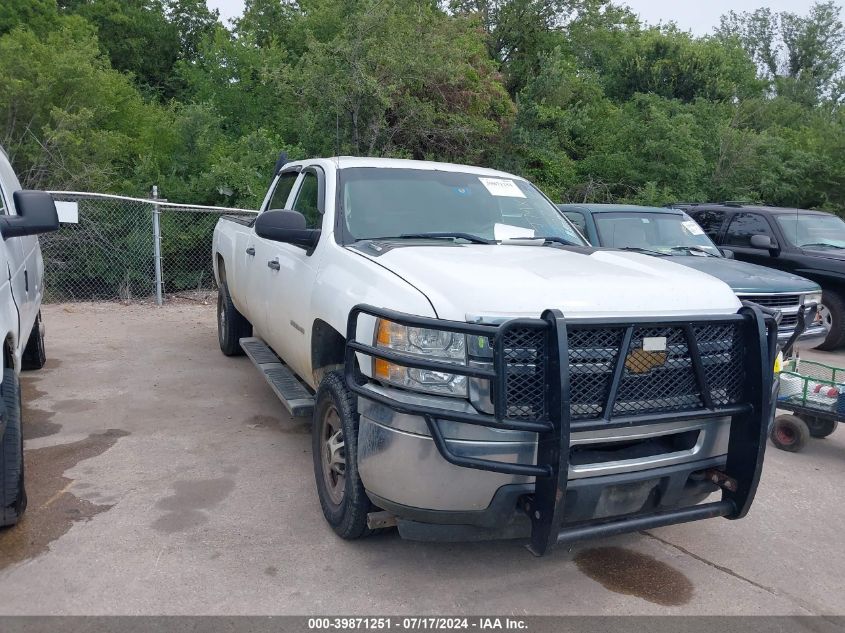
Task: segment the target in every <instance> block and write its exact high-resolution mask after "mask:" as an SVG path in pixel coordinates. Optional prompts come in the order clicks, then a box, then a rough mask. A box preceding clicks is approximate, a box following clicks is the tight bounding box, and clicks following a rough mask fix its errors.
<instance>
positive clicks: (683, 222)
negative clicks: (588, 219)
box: [593, 212, 721, 257]
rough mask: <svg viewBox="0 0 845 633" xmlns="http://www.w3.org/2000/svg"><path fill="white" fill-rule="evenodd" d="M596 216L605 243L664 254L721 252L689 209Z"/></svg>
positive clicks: (695, 254) (703, 254)
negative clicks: (688, 211) (689, 212)
mask: <svg viewBox="0 0 845 633" xmlns="http://www.w3.org/2000/svg"><path fill="white" fill-rule="evenodd" d="M593 217H594V218H595V221H596V229H597V230H598V233H599V241H600V242H601V246H607V247H610V248H626V249H646V250H649V251H656V252H657V253H660V254H663V255H693V256H699V257H700V256H705V257H706V256H707V255H712V256H716V257H720V256H721V255H720V253H719V249H718V248H716V246H715V245H714V244H713V242H711V241H710V238H709V237H707V236H706V235H705V234H704V231H703V230H702V229H701V227H700V226H698V224H696V223H695V220H693V219H692V218H691V217H689V216H688V215H687V214H685V213H642V212H614V213H596V214H595V215H594V216H593Z"/></svg>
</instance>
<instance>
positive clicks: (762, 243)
mask: <svg viewBox="0 0 845 633" xmlns="http://www.w3.org/2000/svg"><path fill="white" fill-rule="evenodd" d="M750 244H751V248H760V249H765V250H768V251H771V250H775V249H777V244H775V243H774V242H772V238H771V237H769V236H768V235H752V236H751V240H750Z"/></svg>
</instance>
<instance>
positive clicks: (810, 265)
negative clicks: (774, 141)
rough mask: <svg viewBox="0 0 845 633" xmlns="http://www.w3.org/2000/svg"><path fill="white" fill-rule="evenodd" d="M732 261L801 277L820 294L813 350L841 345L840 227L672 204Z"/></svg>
mask: <svg viewBox="0 0 845 633" xmlns="http://www.w3.org/2000/svg"><path fill="white" fill-rule="evenodd" d="M671 206H672V207H674V208H677V209H683V210H684V211H686V212H687V213H688V214H689V215H691V216H692V218H693V219H694V220H695V221H696V222H698V224H699V225H700V226H701V228H702V229H704V232H705V233H707V235H708V236H709V237H710V239H712V240H713V241H714V242H715V243H716V244H718V245H719V246H724V247H726V248H729V249H730V250H732V251H733V252H734V254H735V256H736V258H737V259H740V260H743V261H747V262H752V263H754V264H760V265H761V266H768V267H770V268H778V269H780V270H784V271H787V272H791V273H795V274H796V275H800V276H802V277H807V278H808V279H812V280H813V281H815V282H816V283H818V284H819V285H820V286H821V287H822V290H823V297H822V305H821V306H820V308H819V314H820V315H821V318H823V319H824V320H825V321H826V323H827V325H828V327H829V333H828V335H827V338H826V339H825V341H824V342H823V343H822V344H821V345H819V346H818V348H817V349H824V350H832V349H836V348H839V347H842V346H843V345H845V222H843V220H842V218H840V217H838V216H836V215H833V214H832V213H825V212H823V211H808V210H805V209H786V208H781V207H766V206H755V205H748V204H741V203H736V202H725V203H720V204H711V203H704V204H700V203H699V204H673V205H671Z"/></svg>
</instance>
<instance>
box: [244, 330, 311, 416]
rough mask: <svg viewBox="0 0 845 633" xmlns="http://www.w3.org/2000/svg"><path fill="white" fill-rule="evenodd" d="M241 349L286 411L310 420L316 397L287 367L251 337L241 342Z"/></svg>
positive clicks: (264, 344)
mask: <svg viewBox="0 0 845 633" xmlns="http://www.w3.org/2000/svg"><path fill="white" fill-rule="evenodd" d="M240 344H241V349H242V350H243V351H244V353H245V354H246V355H247V356H248V357H249V359H250V360H251V361H252V363H253V364H254V365H255V366H256V367H257V368H258V370H259V371H260V372H261V374H262V375H263V376H264V380H266V381H267V384H269V385H270V388H271V389H272V390H273V391H274V392H275V394H276V396H278V398H279V400H281V401H282V404H283V405H285V409H287V410H288V412H289V413H290V414H291V415H292V416H294V417H301V418H310V417H311V414H312V413H313V412H314V396H313V395H312V393H311V392H310V391H308V389H307V388H306V387H305V385H303V384H302V383H301V382H300V381H299V379H298V378H297V377H296V376H295V375H294V374H293V372H292V371H291V370H290V369H288V367H287V365H285V364H284V363H282V361H281V360H279V357H278V356H276V354H275V353H274V352H273V350H271V349H270V348H269V347H267V344H266V343H264V341H262V340H261V339H258V338H255V337H254V336H250V337H248V338H242V339H241V340H240Z"/></svg>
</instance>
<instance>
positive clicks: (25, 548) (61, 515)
mask: <svg viewBox="0 0 845 633" xmlns="http://www.w3.org/2000/svg"><path fill="white" fill-rule="evenodd" d="M126 435H129V433H128V432H126V431H122V430H119V429H109V430H107V431H105V432H104V433H95V434H93V435H89V436H88V437H87V438H85V439H84V440H79V441H78V442H71V443H70V444H59V445H58V446H47V447H44V448H38V449H34V450H28V451H25V453H24V459H25V468H26V489H27V496H28V498H29V502H28V505H27V510H26V513H25V514H24V516H23V519H22V520H21V522H20V523H18V525H16V526H14V527H11V528H5V529H2V530H0V569H3V568H4V567H7V566H8V565H11V564H13V563H18V562H20V561H22V560H26V559H27V558H32V557H34V556H38V555H39V554H41V553H43V552H45V551H47V549H48V547H49V545H50V543H52V542H53V541H55V540H56V539H57V538H59V537H60V536H62V535H64V534H65V533H66V532H67V531H68V530H70V528H71V526H72V525H73V524H74V523H75V522H77V521H85V520H88V519H90V518H91V517H93V516H94V515H96V514H99V513H100V512H105V511H106V510H108V509H109V508H111V507H112V506H111V505H96V504H94V503H91V502H90V501H86V500H84V499H80V498H78V497H77V496H75V495H74V494H73V492H72V487H73V480H72V479H69V478H67V477H65V476H64V473H65V471H67V470H69V469H70V468H73V467H74V466H76V465H77V464H78V463H79V462H81V461H83V460H85V459H90V458H91V457H96V456H97V455H101V454H103V453H105V452H106V451H107V450H108V449H110V448H111V447H112V446H114V445H115V443H116V442H117V440H118V439H120V438H121V437H125V436H126Z"/></svg>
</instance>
